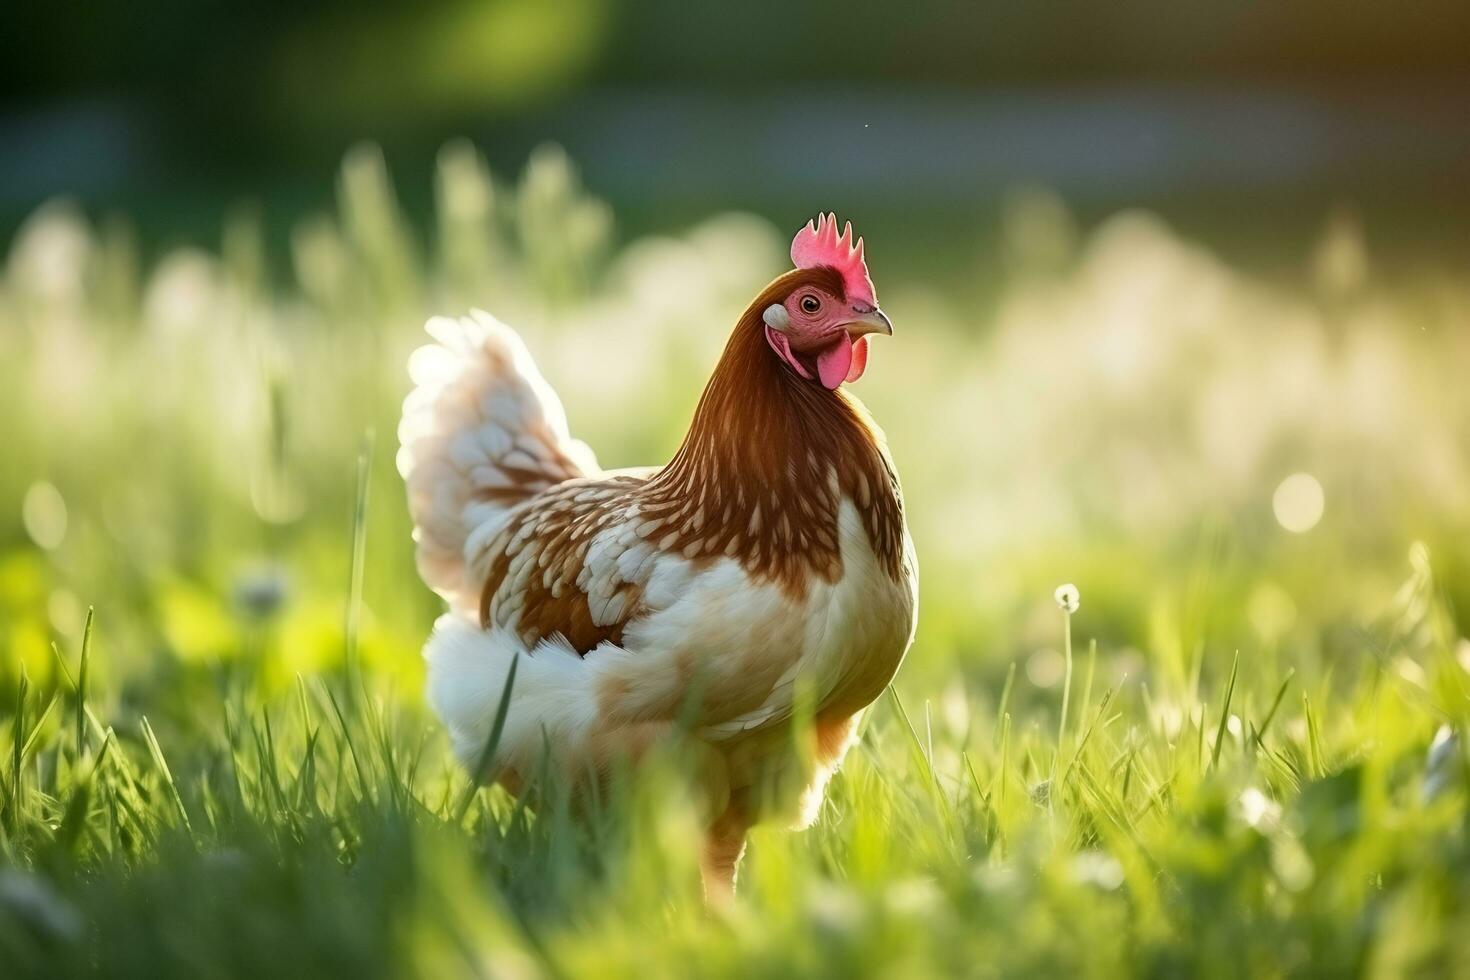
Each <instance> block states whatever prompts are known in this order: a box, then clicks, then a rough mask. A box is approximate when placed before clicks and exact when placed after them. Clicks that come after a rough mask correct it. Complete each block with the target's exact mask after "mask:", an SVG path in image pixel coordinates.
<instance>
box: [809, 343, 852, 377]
mask: <svg viewBox="0 0 1470 980" xmlns="http://www.w3.org/2000/svg"><path fill="white" fill-rule="evenodd" d="M851 368H852V339H851V338H849V337H848V336H847V334H846V333H843V334H842V335H841V336H840V337H838V338H837V339H836V340H834V341H833V342H832V343H831V345H830V346H828V347H827V348H826V349H824V350H823V351H822V352H821V353H819V354H818V355H817V378H818V379H819V380H820V381H821V382H822V387H823V388H828V389H831V388H836V387H837V386H838V385H840V384H842V382H844V381H846V380H847V375H848V371H849V370H851Z"/></svg>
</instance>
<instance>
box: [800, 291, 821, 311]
mask: <svg viewBox="0 0 1470 980" xmlns="http://www.w3.org/2000/svg"><path fill="white" fill-rule="evenodd" d="M821 308H822V301H821V300H819V299H817V298H816V297H815V296H812V295H810V294H808V295H806V296H803V297H802V298H801V309H802V312H803V313H815V312H817V311H818V310H820V309H821Z"/></svg>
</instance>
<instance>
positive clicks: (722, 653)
mask: <svg viewBox="0 0 1470 980" xmlns="http://www.w3.org/2000/svg"><path fill="white" fill-rule="evenodd" d="M791 257H792V261H793V263H794V264H795V266H796V268H795V269H793V270H791V271H789V272H787V273H785V274H783V275H781V276H780V277H778V278H777V279H775V280H774V281H773V282H772V283H771V284H770V285H768V286H767V287H766V288H765V289H763V290H762V291H761V292H760V294H759V295H758V296H757V297H756V298H755V300H754V301H753V302H752V303H751V304H750V306H749V307H748V308H747V309H746V311H745V313H744V314H743V315H742V316H741V317H740V319H739V321H738V322H737V323H736V325H735V328H734V331H733V332H732V333H731V335H730V339H729V341H728V343H727V344H726V347H725V350H724V353H723V355H722V356H721V358H720V360H719V363H718V364H717V365H716V366H715V369H714V373H713V375H712V376H711V378H710V380H709V383H708V385H707V386H706V388H705V390H704V394H703V396H702V397H701V399H700V401H699V405H698V407H697V409H696V410H695V413H694V419H693V421H692V423H691V424H690V427H689V432H688V434H687V436H686V437H685V439H684V441H683V444H682V445H681V446H680V448H679V450H678V452H677V453H676V454H675V456H674V458H673V460H672V461H671V462H670V463H669V464H668V465H666V466H664V467H662V468H656V469H655V468H650V469H646V470H626V471H607V472H604V471H602V470H600V469H599V468H598V466H597V462H596V460H595V458H594V457H593V454H592V453H591V451H590V450H589V449H588V448H587V446H586V445H585V444H583V443H581V442H579V441H577V440H575V439H573V438H572V437H571V435H570V434H569V433H568V430H567V420H566V416H565V413H564V412H563V409H562V406H561V403H560V401H559V400H558V399H557V396H556V394H555V393H554V392H553V391H552V390H551V388H550V387H549V386H548V385H547V383H546V381H545V380H544V379H543V378H542V376H541V374H540V373H539V372H538V371H537V369H536V365H535V363H534V362H533V361H532V359H531V356H530V354H529V353H528V352H527V350H526V348H525V346H524V345H523V344H522V342H521V340H520V339H519V338H518V337H517V336H516V334H515V333H513V332H512V331H511V330H510V329H509V328H508V327H506V326H505V325H503V324H501V323H499V322H498V321H496V320H495V319H494V318H493V317H490V316H488V315H486V314H484V313H478V312H477V313H475V314H474V315H473V316H471V317H469V318H466V319H463V320H458V321H455V320H449V319H444V318H436V319H433V320H431V321H430V322H429V324H428V331H429V333H430V334H431V335H432V336H433V337H434V338H435V340H437V341H438V343H437V344H436V345H431V346H428V347H424V348H421V349H420V350H419V351H417V352H416V353H415V354H414V355H413V358H412V360H411V362H410V373H411V375H412V377H413V379H414V381H415V382H416V385H417V386H416V387H415V389H414V390H413V391H412V393H411V394H410V395H409V396H408V398H407V400H406V401H405V403H404V410H403V420H402V423H401V426H400V430H399V438H400V443H401V449H400V451H399V456H398V464H399V470H400V472H401V473H402V475H403V478H404V480H405V482H406V484H407V488H408V500H409V509H410V512H411V514H412V516H413V521H414V525H415V529H414V537H415V540H416V542H417V547H418V552H417V554H418V565H419V570H420V573H421V574H422V576H423V578H424V581H425V582H426V583H427V584H428V585H429V586H430V587H431V588H433V589H434V590H435V591H436V592H438V593H439V595H441V596H442V597H443V598H444V599H445V600H446V601H447V602H448V605H449V611H448V612H447V613H446V614H445V615H444V616H442V617H441V618H440V619H439V621H438V622H437V623H436V624H435V627H434V630H433V633H432V635H431V636H430V638H429V640H428V643H427V645H426V647H425V650H424V656H425V658H426V659H427V661H428V698H429V701H430V703H431V704H432V705H433V707H434V709H435V710H436V712H437V713H438V715H439V716H440V718H441V719H442V720H443V722H444V724H445V726H446V727H447V728H448V731H449V735H450V737H451V741H452V742H453V745H454V749H455V752H456V754H457V755H458V757H459V758H460V760H461V761H463V762H464V763H465V764H466V765H467V766H471V767H473V766H475V765H477V764H478V763H479V762H480V761H481V760H480V758H479V757H480V756H481V755H482V754H483V752H484V749H485V747H486V745H487V743H488V742H489V739H490V735H491V732H492V728H493V724H494V721H495V717H496V715H497V709H498V708H499V706H500V703H501V699H502V691H503V689H504V685H505V683H506V680H507V677H508V675H509V673H510V667H511V664H512V662H513V661H515V662H516V672H515V675H514V680H513V681H512V683H511V691H510V695H509V700H508V710H507V712H506V716H505V720H504V724H503V730H502V731H501V734H500V738H499V741H498V742H497V743H496V751H495V755H494V758H493V759H491V760H489V763H490V765H489V767H488V770H486V771H485V772H484V773H483V775H486V776H487V777H488V778H493V779H495V780H498V781H499V782H500V783H501V784H503V785H505V786H506V787H507V788H508V789H510V790H511V791H512V792H517V791H519V790H520V789H521V788H522V787H524V786H525V784H526V782H527V780H528V779H530V778H532V777H533V776H535V775H536V774H537V773H538V772H539V771H540V770H541V767H542V766H543V765H545V764H547V763H548V762H549V763H550V764H551V765H553V766H554V767H555V768H557V769H559V770H561V771H563V772H564V773H566V774H567V775H569V776H570V777H572V779H573V781H575V780H577V779H580V778H583V777H584V776H585V775H586V774H588V773H594V774H605V773H606V772H608V771H609V768H610V767H611V766H612V765H613V763H614V762H615V761H616V760H618V759H619V758H624V759H633V760H636V759H637V758H638V756H639V755H640V754H642V753H643V752H645V751H646V750H647V749H648V748H649V747H650V746H652V745H654V744H656V743H658V742H659V741H660V740H661V739H663V738H665V737H666V736H671V733H672V732H673V731H674V729H675V727H676V726H678V730H679V731H680V732H681V733H683V737H686V738H692V739H693V740H695V741H696V742H697V744H698V747H699V757H700V758H702V759H705V760H706V762H705V764H704V768H705V770H706V771H705V772H703V773H701V777H702V784H703V785H704V786H705V788H706V789H707V790H708V792H709V793H710V794H711V795H710V799H711V800H713V801H714V804H713V806H714V809H713V813H714V814H715V815H714V816H713V818H712V820H711V821H710V825H709V827H708V833H707V836H706V839H705V840H704V842H703V850H702V855H701V868H702V871H703V875H704V881H705V887H706V890H707V893H708V894H710V895H712V896H717V895H725V894H729V893H730V892H731V891H732V890H733V887H734V879H735V868H736V864H737V862H738V861H739V858H740V855H741V853H742V851H743V850H744V846H745V837H746V832H747V830H748V829H749V828H750V826H751V825H752V824H753V823H754V822H755V821H757V820H758V819H760V818H762V817H769V816H775V815H783V814H785V815H790V816H792V817H793V818H794V821H793V822H794V823H795V824H796V826H805V825H806V824H808V823H810V821H811V820H812V819H814V817H815V811H816V808H817V806H818V804H820V802H821V799H822V795H823V793H824V790H825V786H826V783H827V780H828V778H829V777H830V775H831V773H832V772H833V770H834V769H835V768H836V767H837V765H838V763H839V762H840V761H841V759H842V756H843V754H844V753H845V752H846V751H847V749H848V747H849V745H850V744H851V743H852V741H853V740H854V738H855V730H856V726H857V722H858V720H859V718H860V716H861V714H862V712H863V710H864V709H865V708H866V707H867V706H868V705H870V704H871V703H872V702H873V701H874V699H876V698H877V697H878V695H879V694H881V693H882V691H883V690H884V688H885V687H886V686H887V684H888V683H889V681H890V680H891V679H892V678H893V676H894V673H895V671H897V669H898V667H899V664H900V662H901V661H902V660H903V657H904V653H905V652H906V650H907V649H908V646H909V643H910V641H911V640H912V638H913V632H914V626H915V615H916V600H917V585H918V582H917V569H916V563H915V558H914V553H913V546H912V543H911V541H910V538H909V535H908V531H907V528H906V527H905V524H904V512H903V499H902V496H901V493H900V489H899V482H898V477H897V475H896V473H895V471H894V466H893V462H892V460H891V459H890V457H889V453H888V450H887V447H886V445H885V442H884V439H883V436H882V434H881V433H880V432H879V430H878V429H877V428H876V427H875V425H874V424H873V422H872V420H871V419H870V418H869V416H868V413H867V412H866V410H865V409H864V408H863V406H862V405H861V404H860V403H859V402H858V401H857V400H856V399H855V398H853V397H852V396H851V395H850V394H848V393H847V391H846V390H845V389H844V388H843V387H842V386H843V385H844V384H845V383H847V382H851V381H856V380H857V379H858V378H859V377H861V376H862V374H863V371H864V369H865V367H866V366H867V361H868V341H869V336H870V335H872V334H883V335H890V334H892V332H893V331H892V325H891V324H890V322H889V320H888V317H887V316H886V315H885V314H884V313H883V312H882V310H880V309H879V308H878V303H877V296H876V293H875V290H874V287H873V283H872V280H871V278H870V277H869V275H868V270H867V265H866V262H865V260H864V254H863V240H862V239H861V238H859V239H857V240H856V243H854V242H853V238H852V228H851V225H850V224H849V225H847V226H846V227H845V228H844V229H843V231H842V234H841V235H839V234H838V232H837V220H836V217H835V216H833V215H825V216H821V217H818V218H817V219H816V220H815V221H813V222H810V223H808V224H807V225H806V226H805V227H803V228H802V230H801V231H800V232H799V233H798V234H797V235H796V238H795V240H794V241H793V243H792V247H791ZM798 714H799V715H800V717H803V718H810V719H811V724H810V725H809V726H798V725H796V724H795V723H794V721H793V717H794V715H798ZM798 729H800V733H798V732H797V730H798ZM547 753H549V754H550V759H549V760H547V759H544V758H543V756H544V755H545V754H547Z"/></svg>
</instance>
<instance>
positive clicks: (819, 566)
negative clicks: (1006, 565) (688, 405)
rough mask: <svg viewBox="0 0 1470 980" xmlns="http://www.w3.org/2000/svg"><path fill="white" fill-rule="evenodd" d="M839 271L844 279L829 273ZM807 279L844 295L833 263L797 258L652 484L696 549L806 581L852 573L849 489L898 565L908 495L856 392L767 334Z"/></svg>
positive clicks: (690, 548)
mask: <svg viewBox="0 0 1470 980" xmlns="http://www.w3.org/2000/svg"><path fill="white" fill-rule="evenodd" d="M833 278H836V279H837V281H836V283H835V288H834V283H833V282H831V281H829V280H831V279H833ZM804 284H817V285H821V286H822V287H823V288H825V289H828V290H829V291H835V292H837V293H838V294H839V295H840V290H841V280H840V277H836V276H835V273H832V272H831V270H827V269H810V270H797V271H794V272H789V273H787V274H786V275H784V276H781V277H780V278H778V279H777V280H775V281H774V282H772V283H771V284H770V285H769V286H767V287H766V288H765V290H763V291H762V292H761V294H760V295H759V296H758V297H756V299H755V301H754V302H753V303H752V304H751V305H750V307H749V308H748V309H747V310H746V311H745V313H744V315H742V316H741V318H740V320H739V322H738V323H737V324H736V326H735V330H734V332H733V333H732V334H731V336H730V340H729V342H728V343H727V344H726V346H725V352H724V354H723V356H722V357H721V358H720V362H719V364H718V365H717V366H716V368H715V371H714V374H713V375H712V376H711V378H710V381H709V384H708V385H707V386H706V387H705V390H704V395H703V396H702V397H701V398H700V401H699V406H698V408H696V410H695V413H694V420H693V422H692V424H691V425H690V428H689V433H688V435H687V436H686V437H685V439H684V443H683V445H682V446H681V447H680V448H679V451H678V453H677V454H676V455H675V456H674V459H673V461H672V462H670V463H669V465H668V466H667V467H665V468H664V469H663V470H662V471H661V472H660V473H659V474H658V475H657V476H656V477H655V478H654V480H653V481H652V483H651V484H650V486H649V487H648V491H649V493H648V496H647V498H646V504H645V509H646V510H650V511H653V512H657V511H658V510H660V509H662V511H663V513H664V515H665V517H664V521H663V523H664V525H665V526H667V527H672V528H675V529H679V530H680V533H679V534H678V535H677V536H676V537H675V538H674V539H673V540H672V541H671V542H670V545H671V546H672V547H673V548H674V549H675V550H679V549H682V550H683V551H684V553H685V554H686V556H688V557H691V558H694V557H698V556H701V555H708V556H711V557H714V556H717V555H720V554H725V555H729V556H730V557H732V558H736V559H737V560H739V561H740V562H741V563H742V564H743V565H744V566H745V568H746V569H747V570H748V571H750V572H751V573H752V574H758V575H763V576H766V577H770V578H774V579H776V580H777V581H779V582H780V583H781V584H782V585H783V586H785V587H787V588H789V589H791V590H794V591H796V592H799V593H804V591H805V587H806V582H807V579H808V577H809V576H810V575H812V574H816V575H818V576H820V577H822V578H824V579H827V580H829V581H835V580H836V579H838V578H840V577H841V574H842V562H841V553H840V550H839V547H838V531H837V515H838V508H839V505H840V501H841V499H842V498H843V497H847V498H849V499H850V500H852V501H853V503H854V505H855V506H856V507H857V508H858V510H859V512H860V513H861V514H862V517H863V520H864V524H865V525H866V527H867V530H868V535H869V538H870V542H871V544H872V546H873V549H874V552H875V553H876V554H877V555H878V557H879V560H880V561H881V562H883V563H884V564H885V566H887V567H888V568H889V569H890V571H891V572H892V573H893V574H895V575H897V574H898V570H899V563H900V561H901V554H902V535H903V504H902V500H901V497H900V495H899V488H898V480H897V477H896V476H895V475H894V472H893V467H892V465H891V464H890V462H889V460H888V455H887V451H886V449H885V447H884V445H883V441H882V437H881V435H880V434H879V433H878V432H877V430H876V429H875V428H874V426H873V425H872V422H871V421H870V420H869V418H868V416H867V412H866V411H865V410H864V409H863V408H862V406H861V405H860V404H859V403H858V402H857V401H856V400H854V399H853V398H851V397H850V396H849V395H848V394H847V393H846V392H844V391H842V390H841V389H838V390H836V391H828V390H827V389H825V388H823V387H822V386H820V385H818V384H814V383H812V382H810V381H807V380H804V379H802V378H799V377H797V376H796V375H795V374H794V373H793V372H792V371H791V370H789V369H788V368H787V367H786V366H785V365H783V364H782V363H781V362H780V360H779V359H778V357H777V356H776V354H775V352H774V351H772V350H771V348H770V345H769V344H768V343H767V342H766V339H765V332H764V323H763V321H762V313H763V311H764V310H765V309H766V307H768V306H769V305H771V304H772V303H777V302H780V301H781V300H782V299H784V298H785V297H786V296H788V295H790V293H791V292H792V291H793V290H794V289H796V288H797V287H798V286H801V285H804Z"/></svg>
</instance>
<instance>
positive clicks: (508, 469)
mask: <svg viewBox="0 0 1470 980" xmlns="http://www.w3.org/2000/svg"><path fill="white" fill-rule="evenodd" d="M426 329H427V330H428V332H429V334H430V335H431V336H432V337H433V338H434V340H435V341H437V343H434V344H429V345H427V346H425V347H421V348H419V349H418V350H417V351H415V352H414V354H413V356H412V358H411V359H410V360H409V374H410V376H411V377H412V378H413V381H414V385H415V387H414V389H413V391H411V392H410V393H409V395H408V398H407V399H405V401H404V403H403V419H402V421H401V422H400V423H399V427H398V441H399V450H398V471H399V473H401V474H402V475H403V479H404V482H405V483H406V484H407V487H408V506H409V512H410V514H411V515H412V517H413V523H414V532H413V533H414V540H415V541H416V542H417V543H418V566H419V573H420V574H421V575H422V576H423V578H424V581H425V582H427V583H428V585H429V587H430V588H432V589H433V590H434V591H435V592H438V593H439V594H440V595H441V596H443V597H444V598H445V599H447V600H448V601H449V603H450V606H451V607H452V608H454V609H456V610H458V611H460V612H464V613H469V612H470V611H472V610H474V609H477V608H478V605H479V587H480V582H481V580H482V579H483V578H484V574H485V569H483V568H477V567H476V561H475V556H476V554H477V553H478V552H479V551H481V550H482V549H483V547H484V545H485V544H486V543H488V541H489V540H490V539H491V538H492V537H493V536H494V534H495V532H496V531H498V530H499V528H500V526H501V524H502V523H503V521H504V519H505V515H506V513H507V512H508V511H509V510H510V509H511V508H513V507H515V506H516V505H517V504H520V503H522V502H523V501H525V500H527V499H528V498H530V497H532V496H534V495H535V494H537V493H539V492H541V491H542V490H545V489H546V488H547V487H550V486H553V485H555V484H557V483H560V482H562V481H564V480H568V479H571V478H573V477H578V476H590V475H594V474H596V473H597V472H598V470H597V461H596V459H595V458H594V457H593V455H592V451H591V450H590V449H588V448H587V446H586V444H585V443H582V442H580V441H578V440H575V439H573V438H572V437H571V435H570V433H568V431H567V419H566V413H565V411H563V409H562V406H561V402H560V400H559V399H558V398H557V397H556V393H555V392H554V391H552V390H551V386H550V385H548V384H547V383H546V381H545V379H544V378H542V377H541V372H540V371H538V370H537V369H536V364H535V362H534V361H533V360H532V359H531V355H530V353H529V352H528V351H527V350H526V346H525V344H523V343H522V342H521V339H520V338H519V337H518V336H516V334H515V332H514V331H512V330H511V329H510V328H509V327H507V326H506V325H505V324H503V323H501V322H500V321H498V320H496V319H495V318H494V317H492V316H490V315H489V314H487V313H482V312H480V311H476V312H475V313H474V314H472V315H471V316H469V317H464V318H461V319H458V320H452V319H449V318H446V317H435V318H434V319H432V320H430V321H429V322H428V325H427V327H426Z"/></svg>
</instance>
